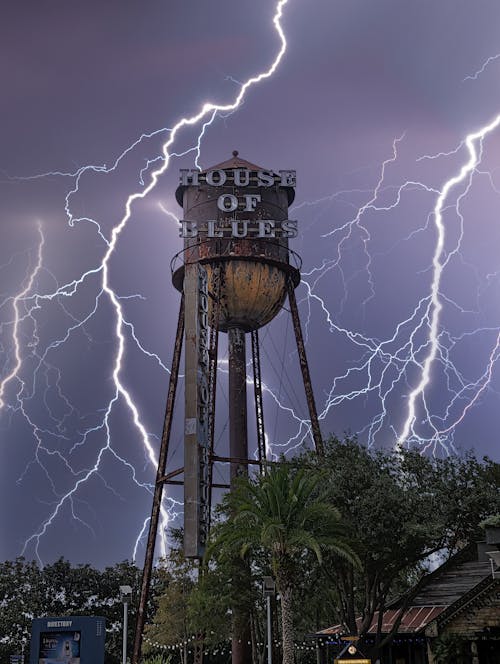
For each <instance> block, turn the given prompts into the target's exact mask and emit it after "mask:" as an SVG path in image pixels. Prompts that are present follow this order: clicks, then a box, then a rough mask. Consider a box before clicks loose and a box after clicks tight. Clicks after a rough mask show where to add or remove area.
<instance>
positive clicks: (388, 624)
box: [316, 606, 446, 636]
mask: <svg viewBox="0 0 500 664" xmlns="http://www.w3.org/2000/svg"><path fill="white" fill-rule="evenodd" d="M445 608H446V607H445V606H411V607H410V608H409V609H407V610H406V611H405V613H404V615H403V619H402V620H401V624H400V625H399V627H398V634H410V633H411V634H414V633H415V632H419V631H421V630H423V629H424V628H425V627H426V626H427V625H428V624H429V623H430V622H431V621H432V620H434V619H435V618H437V617H438V615H439V614H440V613H442V612H443V611H444V610H445ZM400 613H401V610H400V609H388V610H387V611H384V616H383V620H382V633H383V634H387V633H388V632H390V631H391V629H392V628H393V627H394V623H395V622H396V620H397V619H398V617H399V615H400ZM356 623H357V625H358V629H359V628H360V627H361V623H362V620H361V618H358V619H357V620H356ZM377 626H378V611H377V612H376V613H375V615H374V616H373V620H372V622H371V625H370V627H369V629H368V634H376V633H377ZM343 632H345V630H344V629H343V627H342V625H334V626H333V627H328V628H327V629H323V630H321V632H317V633H316V636H337V635H339V634H342V633H343Z"/></svg>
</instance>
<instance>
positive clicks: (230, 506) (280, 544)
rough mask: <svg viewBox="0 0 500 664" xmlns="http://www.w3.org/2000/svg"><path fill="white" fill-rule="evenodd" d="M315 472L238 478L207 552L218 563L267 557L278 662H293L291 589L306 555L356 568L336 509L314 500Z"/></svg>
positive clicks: (285, 470) (275, 472)
mask: <svg viewBox="0 0 500 664" xmlns="http://www.w3.org/2000/svg"><path fill="white" fill-rule="evenodd" d="M318 481H319V477H318V474H317V473H316V472H311V471H306V470H305V469H299V470H296V471H292V469H291V468H290V467H286V466H282V467H274V468H272V469H271V471H270V472H269V474H268V475H265V476H263V477H260V478H258V479H257V480H251V479H246V478H245V479H242V480H241V481H240V483H239V486H238V487H237V489H236V490H235V491H233V492H231V493H229V494H227V495H226V497H225V498H224V501H223V503H222V508H221V513H222V514H223V515H225V516H226V520H225V521H223V522H221V523H220V524H219V525H218V526H217V528H216V529H215V532H214V536H213V539H212V542H211V545H210V548H209V552H210V553H211V554H214V553H215V554H216V556H217V558H219V559H220V558H224V557H227V556H229V557H231V556H234V553H235V551H239V553H240V555H241V556H242V557H245V556H246V554H247V553H249V552H251V551H255V550H259V549H260V550H264V551H266V552H268V554H269V556H270V562H271V568H272V571H273V574H274V576H275V579H276V583H277V588H278V591H279V593H280V596H281V621H282V639H283V663H284V664H292V663H293V661H294V651H293V640H294V629H293V588H294V584H295V582H296V580H297V579H298V577H299V575H300V571H301V565H303V563H304V555H305V553H306V552H308V551H311V552H313V553H314V555H315V557H316V559H317V561H318V562H321V560H322V557H323V552H324V551H325V550H329V551H334V552H335V554H336V555H337V556H339V557H341V558H343V559H346V560H348V561H349V562H350V563H351V564H355V563H356V556H355V554H354V553H353V552H352V550H351V549H350V547H349V545H348V543H347V542H346V540H345V538H344V536H343V528H342V525H341V522H340V515H339V512H338V510H337V509H336V508H335V507H333V506H332V505H331V504H328V503H326V502H324V501H322V500H321V499H320V498H319V497H318Z"/></svg>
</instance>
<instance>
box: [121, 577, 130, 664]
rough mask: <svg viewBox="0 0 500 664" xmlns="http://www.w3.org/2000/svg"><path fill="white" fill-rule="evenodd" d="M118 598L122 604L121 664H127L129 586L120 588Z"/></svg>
mask: <svg viewBox="0 0 500 664" xmlns="http://www.w3.org/2000/svg"><path fill="white" fill-rule="evenodd" d="M120 596H121V599H122V602H123V646H122V664H127V631H128V603H129V600H130V598H131V597H132V588H131V587H130V586H120Z"/></svg>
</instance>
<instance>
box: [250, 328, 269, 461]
mask: <svg viewBox="0 0 500 664" xmlns="http://www.w3.org/2000/svg"><path fill="white" fill-rule="evenodd" d="M251 337H252V366H253V388H254V397H255V418H256V430H257V454H258V457H259V462H260V472H261V473H264V472H265V469H266V466H265V461H266V438H265V429H264V404H263V401H262V380H261V373H260V346H259V332H258V331H257V330H252V334H251Z"/></svg>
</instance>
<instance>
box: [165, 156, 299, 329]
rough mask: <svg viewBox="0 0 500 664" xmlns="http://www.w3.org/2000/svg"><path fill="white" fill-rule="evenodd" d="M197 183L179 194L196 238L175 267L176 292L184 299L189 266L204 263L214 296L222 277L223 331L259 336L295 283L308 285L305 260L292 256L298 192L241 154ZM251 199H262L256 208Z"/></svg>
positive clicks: (188, 182) (196, 179)
mask: <svg viewBox="0 0 500 664" xmlns="http://www.w3.org/2000/svg"><path fill="white" fill-rule="evenodd" d="M271 178H272V180H271ZM192 179H193V180H194V181H193V182H191V176H190V180H188V179H187V178H185V182H184V183H182V182H181V184H180V185H179V187H178V188H177V191H176V199H177V202H178V203H179V205H181V206H182V207H183V212H184V217H183V221H182V222H181V223H182V224H183V226H182V228H183V229H188V230H187V231H186V235H188V236H187V237H186V236H185V237H184V248H183V250H182V251H181V252H180V253H179V254H177V256H176V257H174V260H173V261H172V281H173V284H174V286H175V287H176V288H177V289H178V290H179V291H182V288H183V281H184V265H185V264H186V263H191V262H199V263H201V264H202V265H203V266H204V267H205V268H206V270H207V273H208V289H209V292H212V293H214V292H215V284H214V275H216V274H217V272H218V271H219V274H220V275H221V293H220V298H221V299H220V315H219V329H220V330H221V331H223V332H227V330H228V329H229V328H234V327H237V328H240V329H242V330H244V331H245V332H250V331H251V330H255V329H258V328H259V327H262V326H263V325H266V324H267V323H268V322H269V321H270V320H272V318H274V316H276V314H277V313H278V312H279V310H280V308H281V306H282V304H283V301H284V299H285V297H286V293H287V287H288V283H291V284H292V285H293V287H294V288H295V287H296V286H297V285H298V284H299V282H300V258H299V257H298V256H297V254H295V253H294V252H292V251H291V250H290V249H289V246H288V237H287V233H288V234H291V233H290V232H289V231H287V230H286V229H287V228H288V226H289V225H290V224H289V220H288V205H289V204H290V203H291V202H292V201H293V199H294V196H295V191H294V188H293V187H292V186H287V184H286V183H285V185H284V184H283V180H282V179H280V178H279V177H278V176H277V175H276V174H274V173H273V171H270V170H268V169H264V168H261V167H260V166H256V165H255V164H252V163H250V162H248V161H246V160H244V159H241V158H240V157H239V156H238V153H237V152H236V151H235V152H233V157H232V158H231V159H229V160H228V161H225V162H223V163H221V164H217V165H215V166H212V167H211V168H208V169H206V170H204V171H201V172H200V173H194V176H193V178H192ZM263 182H264V183H265V185H264V184H263ZM251 196H254V197H257V198H253V199H252V198H250V203H248V201H249V198H248V197H251ZM257 199H258V200H257ZM221 201H223V202H224V205H222V208H223V209H221ZM235 201H238V205H237V207H235V205H236V203H235ZM249 208H250V209H249ZM292 223H293V222H292ZM273 235H274V236H273Z"/></svg>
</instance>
